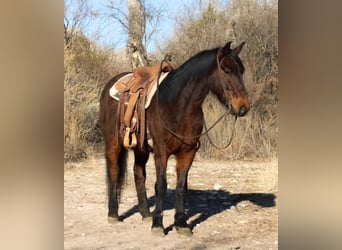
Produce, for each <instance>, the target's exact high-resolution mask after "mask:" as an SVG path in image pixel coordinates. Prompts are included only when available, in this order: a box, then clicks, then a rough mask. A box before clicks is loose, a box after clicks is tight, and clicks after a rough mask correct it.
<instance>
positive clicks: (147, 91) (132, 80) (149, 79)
mask: <svg viewBox="0 0 342 250" xmlns="http://www.w3.org/2000/svg"><path fill="white" fill-rule="evenodd" d="M172 70H173V67H172V66H171V65H170V64H169V63H167V62H165V61H163V62H162V63H161V64H159V63H158V64H156V65H154V66H151V67H138V68H136V69H135V70H134V71H133V73H131V74H128V75H126V76H124V77H122V78H121V79H119V80H118V81H117V82H116V83H115V84H114V85H113V87H112V89H113V90H112V89H111V90H110V92H111V94H110V95H111V96H112V97H113V98H115V99H117V100H118V101H119V106H118V112H117V116H118V118H119V119H120V133H121V135H123V138H124V139H123V145H124V147H125V148H134V147H136V146H137V135H139V136H140V137H139V142H140V147H141V148H142V147H143V143H144V139H145V108H147V107H148V105H149V102H150V101H151V99H152V95H153V94H154V92H155V91H156V88H157V86H156V85H157V80H158V79H157V78H158V75H159V72H160V71H161V73H168V72H170V71H172ZM163 76H164V77H165V76H166V75H163ZM164 77H163V78H164ZM160 78H162V77H160ZM159 80H162V79H159ZM113 92H116V93H113ZM147 97H148V100H147ZM147 102H148V104H147Z"/></svg>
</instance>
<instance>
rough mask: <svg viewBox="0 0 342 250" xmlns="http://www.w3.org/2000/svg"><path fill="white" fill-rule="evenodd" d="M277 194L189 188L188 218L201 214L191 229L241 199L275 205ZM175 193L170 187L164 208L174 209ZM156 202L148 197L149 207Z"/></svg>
mask: <svg viewBox="0 0 342 250" xmlns="http://www.w3.org/2000/svg"><path fill="white" fill-rule="evenodd" d="M275 198H276V196H275V195H274V194H272V193H238V194H231V193H229V192H226V191H222V190H219V191H216V190H192V189H191V190H188V193H187V197H186V202H185V206H184V208H185V211H187V213H186V217H187V220H189V219H190V218H191V217H193V216H194V215H197V214H199V216H197V217H196V219H194V220H192V221H188V223H189V225H190V228H191V230H192V229H193V228H194V227H195V226H196V225H197V224H200V223H202V222H204V221H205V220H207V219H208V218H209V217H211V216H213V215H215V214H218V213H221V212H223V211H224V210H227V209H230V208H231V207H232V206H236V205H237V204H238V203H240V202H241V201H250V202H252V203H254V204H255V205H258V206H261V207H274V206H275ZM174 201H175V193H174V190H171V189H168V190H167V192H166V195H165V200H164V203H163V208H164V210H169V209H174V208H175V206H174ZM154 203H155V197H154V196H152V197H150V198H149V199H148V204H149V207H152V206H153V205H154ZM138 212H139V210H138V206H137V205H136V206H134V207H132V208H131V209H129V210H128V211H126V212H125V213H123V214H122V215H121V216H120V220H121V221H123V220H125V219H127V218H128V217H130V216H132V215H133V214H135V213H138ZM173 226H174V225H170V226H168V227H167V228H166V229H165V233H166V234H167V233H168V232H169V231H171V230H172V228H173Z"/></svg>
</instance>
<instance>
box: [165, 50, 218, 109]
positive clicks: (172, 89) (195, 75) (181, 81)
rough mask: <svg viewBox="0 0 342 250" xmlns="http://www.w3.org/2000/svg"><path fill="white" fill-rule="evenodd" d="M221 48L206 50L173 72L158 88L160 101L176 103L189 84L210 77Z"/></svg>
mask: <svg viewBox="0 0 342 250" xmlns="http://www.w3.org/2000/svg"><path fill="white" fill-rule="evenodd" d="M218 50H219V48H215V49H212V50H204V51H202V52H199V53H198V54H196V55H195V56H193V57H191V58H190V59H188V60H187V61H186V62H185V63H184V64H182V65H181V66H180V67H179V68H177V69H175V70H174V71H171V72H170V73H169V75H168V76H167V77H166V78H165V79H164V81H163V83H162V84H161V85H160V86H159V88H158V99H159V102H161V103H169V102H172V101H175V100H176V99H177V97H178V95H179V93H180V91H181V90H182V89H183V88H184V86H185V85H186V83H187V82H189V81H190V80H192V81H200V80H202V78H203V77H206V76H208V75H209V72H210V70H211V69H212V67H213V65H214V63H216V54H217V51H218Z"/></svg>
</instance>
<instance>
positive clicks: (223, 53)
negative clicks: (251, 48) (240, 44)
mask: <svg viewBox="0 0 342 250" xmlns="http://www.w3.org/2000/svg"><path fill="white" fill-rule="evenodd" d="M231 43H232V42H231V41H229V42H227V43H226V45H224V46H223V47H222V48H221V49H220V50H219V54H218V56H219V58H223V57H224V56H226V55H228V54H229V52H230V51H231V48H230V45H231Z"/></svg>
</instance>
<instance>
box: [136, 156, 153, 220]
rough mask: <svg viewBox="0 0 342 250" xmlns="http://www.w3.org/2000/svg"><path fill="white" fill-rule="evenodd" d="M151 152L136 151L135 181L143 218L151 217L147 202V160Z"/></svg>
mask: <svg viewBox="0 0 342 250" xmlns="http://www.w3.org/2000/svg"><path fill="white" fill-rule="evenodd" d="M148 157H149V153H148V152H141V151H138V150H135V151H134V181H135V188H136V190H137V196H138V207H139V212H140V213H141V215H142V217H143V219H144V218H148V217H151V213H150V210H149V208H148V203H147V195H146V187H145V180H146V162H147V160H148Z"/></svg>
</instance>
